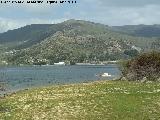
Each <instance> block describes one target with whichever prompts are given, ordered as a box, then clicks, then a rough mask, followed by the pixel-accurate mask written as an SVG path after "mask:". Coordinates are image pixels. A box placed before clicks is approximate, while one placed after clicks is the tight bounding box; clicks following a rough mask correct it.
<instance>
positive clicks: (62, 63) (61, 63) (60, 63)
mask: <svg viewBox="0 0 160 120" xmlns="http://www.w3.org/2000/svg"><path fill="white" fill-rule="evenodd" d="M54 65H65V62H59V63H54Z"/></svg>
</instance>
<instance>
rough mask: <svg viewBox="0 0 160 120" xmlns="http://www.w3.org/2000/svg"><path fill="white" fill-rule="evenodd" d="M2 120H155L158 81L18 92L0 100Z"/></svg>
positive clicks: (159, 91)
mask: <svg viewBox="0 0 160 120" xmlns="http://www.w3.org/2000/svg"><path fill="white" fill-rule="evenodd" d="M0 119H2V120H3V119H4V120H26V119H27V120H32V119H33V120H43V119H45V120H52V119H53V120H107V119H108V120H149V119H151V120H158V119H160V83H146V84H144V83H136V82H120V81H101V82H93V83H86V84H77V85H64V86H53V87H48V88H37V89H32V90H27V91H20V92H18V93H16V94H13V95H11V96H8V97H6V98H4V99H0Z"/></svg>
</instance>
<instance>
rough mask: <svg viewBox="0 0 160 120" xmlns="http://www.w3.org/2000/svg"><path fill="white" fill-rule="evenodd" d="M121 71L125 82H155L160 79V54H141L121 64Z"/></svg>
mask: <svg viewBox="0 0 160 120" xmlns="http://www.w3.org/2000/svg"><path fill="white" fill-rule="evenodd" d="M121 71H122V75H123V77H125V78H126V79H127V80H139V81H141V80H143V79H144V78H145V79H147V80H149V81H156V80H158V79H159V78H160V52H155V51H154V52H150V53H143V54H141V55H139V56H138V57H136V58H134V59H131V60H128V61H126V62H123V64H122V67H121Z"/></svg>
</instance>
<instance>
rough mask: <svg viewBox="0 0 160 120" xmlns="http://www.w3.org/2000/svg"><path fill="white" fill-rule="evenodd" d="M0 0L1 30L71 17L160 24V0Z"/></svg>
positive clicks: (132, 23)
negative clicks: (11, 0)
mask: <svg viewBox="0 0 160 120" xmlns="http://www.w3.org/2000/svg"><path fill="white" fill-rule="evenodd" d="M0 1H2V3H1V2H0V33H2V32H5V31H7V30H12V29H16V28H19V27H22V26H25V25H29V24H55V23H60V22H63V21H65V20H68V19H77V20H88V21H92V22H96V23H102V24H106V25H110V26H121V25H137V24H147V25H152V24H160V0H76V1H77V2H76V3H74V4H69V3H64V4H60V3H59V2H58V4H47V2H46V1H47V0H44V2H43V3H42V4H27V3H26V1H27V0H24V3H23V4H16V3H14V4H12V3H7V4H4V1H5V0H0ZM14 1H16V0H14ZM57 1H60V0H57ZM73 1H75V0H73Z"/></svg>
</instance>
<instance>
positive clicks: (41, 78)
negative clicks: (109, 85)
mask: <svg viewBox="0 0 160 120" xmlns="http://www.w3.org/2000/svg"><path fill="white" fill-rule="evenodd" d="M105 72H108V73H109V74H111V75H112V76H111V77H107V78H99V77H98V76H96V74H100V73H105ZM119 75H120V71H119V70H118V67H117V66H116V65H106V66H98V65H94V66H27V67H5V68H0V80H1V81H5V83H7V84H6V88H7V92H13V91H17V90H22V89H27V88H32V87H39V86H48V85H57V84H72V83H82V82H89V81H96V80H99V79H107V80H112V79H115V78H117V77H118V76H119Z"/></svg>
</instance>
